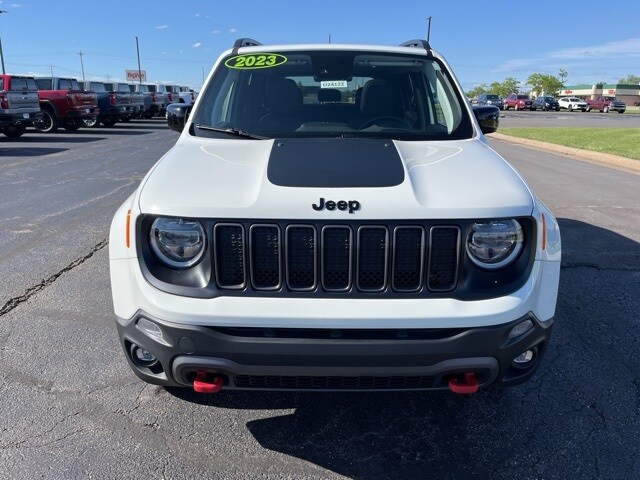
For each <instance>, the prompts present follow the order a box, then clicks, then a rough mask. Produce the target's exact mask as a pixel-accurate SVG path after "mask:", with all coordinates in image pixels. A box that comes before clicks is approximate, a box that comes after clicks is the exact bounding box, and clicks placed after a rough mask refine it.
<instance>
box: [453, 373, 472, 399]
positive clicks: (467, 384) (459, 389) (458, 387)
mask: <svg viewBox="0 0 640 480" xmlns="http://www.w3.org/2000/svg"><path fill="white" fill-rule="evenodd" d="M463 376H464V383H461V382H459V381H458V379H457V378H455V377H454V378H451V379H450V380H449V390H451V391H452V392H453V393H460V394H463V395H464V394H466V395H468V394H471V393H476V392H477V391H478V380H477V379H476V374H475V373H473V372H467V373H464V374H463Z"/></svg>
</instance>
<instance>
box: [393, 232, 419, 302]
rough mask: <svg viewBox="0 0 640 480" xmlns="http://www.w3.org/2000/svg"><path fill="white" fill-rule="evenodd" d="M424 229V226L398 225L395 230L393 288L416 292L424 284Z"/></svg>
mask: <svg viewBox="0 0 640 480" xmlns="http://www.w3.org/2000/svg"><path fill="white" fill-rule="evenodd" d="M423 264H424V230H423V229H422V227H397V228H396V229H395V231H394V251H393V288H394V290H397V291H400V292H415V291H418V290H420V287H421V286H422V272H423Z"/></svg>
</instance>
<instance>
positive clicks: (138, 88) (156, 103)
mask: <svg viewBox="0 0 640 480" xmlns="http://www.w3.org/2000/svg"><path fill="white" fill-rule="evenodd" d="M129 88H130V89H131V91H132V92H137V93H142V96H143V100H144V108H143V110H142V117H144V118H151V117H155V116H158V115H160V114H161V112H162V111H163V110H164V94H161V93H158V92H157V90H156V86H155V85H149V84H146V83H135V84H129Z"/></svg>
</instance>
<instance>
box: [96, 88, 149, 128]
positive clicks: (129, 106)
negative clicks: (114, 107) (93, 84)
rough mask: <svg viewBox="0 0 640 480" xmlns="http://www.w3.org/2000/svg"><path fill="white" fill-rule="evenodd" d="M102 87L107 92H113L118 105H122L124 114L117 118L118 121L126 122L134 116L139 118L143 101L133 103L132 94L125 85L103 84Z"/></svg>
mask: <svg viewBox="0 0 640 480" xmlns="http://www.w3.org/2000/svg"><path fill="white" fill-rule="evenodd" d="M104 86H105V87H106V88H107V90H108V91H110V92H113V93H114V94H115V96H116V99H117V100H118V103H119V104H121V105H124V107H125V109H124V112H123V113H122V114H121V115H120V116H119V117H118V119H117V120H118V121H121V122H128V121H129V120H131V119H132V118H133V117H135V116H139V115H140V112H141V111H142V108H143V107H144V100H142V98H141V97H139V98H138V103H137V104H134V103H133V94H132V93H131V90H130V89H129V84H127V83H105V84H104Z"/></svg>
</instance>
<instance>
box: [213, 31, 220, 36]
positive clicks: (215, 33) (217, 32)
mask: <svg viewBox="0 0 640 480" xmlns="http://www.w3.org/2000/svg"><path fill="white" fill-rule="evenodd" d="M211 33H213V34H214V35H218V34H219V33H220V30H213V31H212V32H211Z"/></svg>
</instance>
